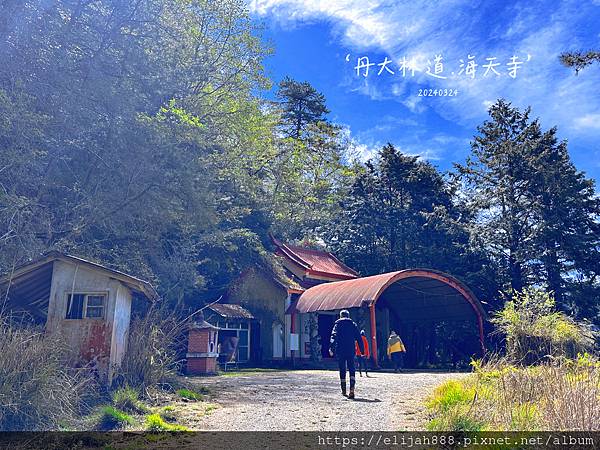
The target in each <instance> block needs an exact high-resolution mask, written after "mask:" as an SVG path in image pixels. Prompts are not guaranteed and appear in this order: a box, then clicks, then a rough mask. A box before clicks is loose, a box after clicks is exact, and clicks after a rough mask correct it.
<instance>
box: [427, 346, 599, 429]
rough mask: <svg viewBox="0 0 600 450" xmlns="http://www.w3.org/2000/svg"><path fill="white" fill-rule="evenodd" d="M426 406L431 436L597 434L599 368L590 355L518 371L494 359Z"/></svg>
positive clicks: (438, 393) (444, 389)
mask: <svg viewBox="0 0 600 450" xmlns="http://www.w3.org/2000/svg"><path fill="white" fill-rule="evenodd" d="M475 368H476V371H475V374H473V375H472V376H470V377H468V378H465V379H462V380H453V381H451V382H448V383H446V384H445V385H442V386H441V387H440V388H438V389H437V390H436V392H434V394H433V395H432V396H431V398H430V399H429V400H428V404H427V406H428V408H429V410H430V413H431V417H430V418H431V419H432V420H431V422H430V425H429V428H430V429H432V430H436V431H437V430H457V431H458V430H462V431H476V430H503V431H504V430H505V431H534V430H535V431H538V430H571V431H600V363H599V362H598V361H596V360H594V359H593V358H591V357H590V356H589V355H584V356H580V357H579V358H577V359H576V360H565V359H563V360H554V361H553V362H552V363H549V364H543V365H539V366H533V367H517V366H514V365H510V364H508V363H507V362H506V360H500V359H497V360H495V361H494V362H490V363H488V364H486V365H484V366H482V365H479V364H475Z"/></svg>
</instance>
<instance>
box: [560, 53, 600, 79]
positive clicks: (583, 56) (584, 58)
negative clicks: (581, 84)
mask: <svg viewBox="0 0 600 450" xmlns="http://www.w3.org/2000/svg"><path fill="white" fill-rule="evenodd" d="M560 62H561V63H562V64H563V65H564V66H566V67H572V68H574V69H575V74H578V73H579V71H580V70H582V69H584V68H586V67H587V66H589V65H591V64H593V63H595V62H600V52H598V51H594V50H590V51H588V52H566V53H562V54H561V55H560Z"/></svg>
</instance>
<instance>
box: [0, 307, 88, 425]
mask: <svg viewBox="0 0 600 450" xmlns="http://www.w3.org/2000/svg"><path fill="white" fill-rule="evenodd" d="M0 349H1V351H0V430H6V431H8V430H50V429H54V430H55V429H60V428H64V427H68V426H69V424H70V423H71V420H73V419H75V418H76V417H78V416H79V415H80V411H81V407H82V405H83V404H84V402H83V400H84V398H85V397H86V396H88V395H96V394H97V385H96V384H95V382H94V380H93V378H92V375H91V374H90V372H89V371H88V370H86V369H85V368H84V369H78V370H75V369H71V368H69V361H70V359H71V353H70V351H69V349H68V347H67V346H66V345H65V344H64V342H63V341H62V340H61V339H60V337H58V336H52V335H47V334H45V333H44V332H43V330H42V329H40V328H32V327H28V326H22V325H21V324H18V323H15V322H13V321H12V320H11V319H10V318H9V317H6V316H0Z"/></svg>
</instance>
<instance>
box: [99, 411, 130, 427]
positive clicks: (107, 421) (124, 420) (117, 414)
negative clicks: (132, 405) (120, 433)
mask: <svg viewBox="0 0 600 450" xmlns="http://www.w3.org/2000/svg"><path fill="white" fill-rule="evenodd" d="M133 423H134V420H133V418H132V417H131V416H130V415H129V414H127V413H126V412H125V411H121V410H120V409H118V408H115V407H114V406H104V407H102V408H101V409H100V417H99V419H98V425H99V427H100V428H101V429H102V430H114V429H117V428H123V427H124V426H127V425H133Z"/></svg>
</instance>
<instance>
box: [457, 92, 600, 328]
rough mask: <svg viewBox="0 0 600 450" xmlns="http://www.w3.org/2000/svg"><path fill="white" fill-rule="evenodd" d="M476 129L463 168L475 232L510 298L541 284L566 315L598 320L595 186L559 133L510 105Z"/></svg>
mask: <svg viewBox="0 0 600 450" xmlns="http://www.w3.org/2000/svg"><path fill="white" fill-rule="evenodd" d="M489 115H490V118H489V120H486V121H485V122H484V123H483V124H482V125H481V126H479V127H478V132H479V133H478V135H476V136H475V137H474V140H473V142H472V143H471V147H472V151H471V155H470V157H469V158H468V159H467V162H466V164H464V165H457V166H456V168H457V176H458V181H459V182H460V183H461V191H462V193H463V195H462V196H461V199H462V203H463V206H464V208H465V209H466V210H468V211H470V214H471V217H473V218H474V219H475V220H473V223H472V226H471V229H472V233H473V236H474V239H476V241H477V242H479V243H480V245H481V246H482V247H483V248H485V249H486V252H487V253H488V255H489V256H490V258H491V260H492V262H493V264H494V265H495V266H497V267H498V269H499V270H498V272H499V281H500V283H501V286H502V289H503V290H504V291H505V292H508V291H510V290H511V289H512V290H516V291H520V290H521V289H523V288H524V287H527V286H533V285H541V286H545V287H546V288H547V289H548V290H549V291H552V292H554V295H555V297H556V300H557V303H558V304H559V305H560V307H561V308H562V309H566V310H569V311H570V312H571V313H573V314H574V315H578V316H580V317H588V318H594V317H597V315H598V309H597V305H596V303H595V301H594V298H596V297H597V295H598V292H599V289H600V286H599V285H598V283H597V281H596V280H597V271H598V267H600V266H599V265H598V264H599V262H600V252H599V251H598V248H600V247H599V245H598V244H599V242H600V241H599V240H600V225H599V223H600V222H599V221H598V218H599V217H600V201H599V199H598V198H597V196H596V194H595V188H594V182H593V180H590V179H587V178H586V177H585V175H584V174H583V173H582V172H581V171H578V170H577V169H576V168H575V167H574V165H573V163H572V162H571V160H570V157H569V153H568V150H567V144H566V142H559V141H558V138H557V136H556V133H557V130H556V128H551V129H550V130H548V131H544V130H542V127H541V125H540V123H539V121H538V120H537V119H536V120H532V119H531V117H530V115H531V111H530V110H529V109H526V110H525V111H520V110H519V109H518V108H515V107H513V106H512V105H511V104H510V103H508V102H507V101H505V100H499V101H498V102H496V103H495V104H494V105H493V106H492V107H490V109H489Z"/></svg>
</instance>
